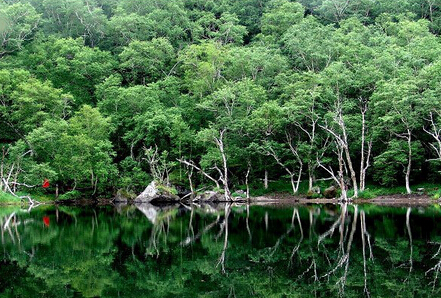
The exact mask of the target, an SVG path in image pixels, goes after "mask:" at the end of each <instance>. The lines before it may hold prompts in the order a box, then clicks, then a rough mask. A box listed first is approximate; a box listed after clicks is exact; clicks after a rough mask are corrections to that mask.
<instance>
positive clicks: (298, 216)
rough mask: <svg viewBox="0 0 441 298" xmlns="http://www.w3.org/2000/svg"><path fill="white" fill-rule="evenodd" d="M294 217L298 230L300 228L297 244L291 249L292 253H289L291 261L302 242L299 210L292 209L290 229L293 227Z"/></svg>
mask: <svg viewBox="0 0 441 298" xmlns="http://www.w3.org/2000/svg"><path fill="white" fill-rule="evenodd" d="M296 217H297V222H298V224H299V228H300V239H299V242H298V243H297V245H296V246H294V248H293V250H292V253H291V260H292V258H293V257H294V256H295V254H296V253H297V251H298V250H299V248H300V244H301V243H302V241H303V227H302V221H301V220H300V214H299V210H298V209H297V208H294V212H293V217H292V221H291V226H292V227H294V226H295V224H294V221H295V218H296Z"/></svg>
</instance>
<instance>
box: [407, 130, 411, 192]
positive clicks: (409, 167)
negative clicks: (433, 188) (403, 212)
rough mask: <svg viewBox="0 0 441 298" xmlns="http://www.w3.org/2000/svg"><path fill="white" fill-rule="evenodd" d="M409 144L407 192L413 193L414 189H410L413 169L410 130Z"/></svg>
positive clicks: (408, 132) (408, 134)
mask: <svg viewBox="0 0 441 298" xmlns="http://www.w3.org/2000/svg"><path fill="white" fill-rule="evenodd" d="M407 136H408V137H407V146H408V149H409V151H408V157H407V158H408V161H407V169H406V191H407V194H411V193H412V190H411V189H410V171H411V169H412V134H411V132H410V130H407Z"/></svg>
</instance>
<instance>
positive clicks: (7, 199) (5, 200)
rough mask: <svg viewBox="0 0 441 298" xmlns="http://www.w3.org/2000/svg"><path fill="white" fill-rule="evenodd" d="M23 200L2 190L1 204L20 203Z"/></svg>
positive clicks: (0, 193)
mask: <svg viewBox="0 0 441 298" xmlns="http://www.w3.org/2000/svg"><path fill="white" fill-rule="evenodd" d="M19 204H21V200H20V199H19V198H17V197H14V196H13V195H10V194H8V193H6V192H3V191H1V190H0V205H19Z"/></svg>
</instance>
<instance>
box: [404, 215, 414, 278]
mask: <svg viewBox="0 0 441 298" xmlns="http://www.w3.org/2000/svg"><path fill="white" fill-rule="evenodd" d="M411 211H412V208H410V207H409V208H407V212H406V227H407V233H408V235H409V246H410V257H409V265H410V268H409V274H410V273H411V272H412V270H413V243H412V231H411V229H410V212H411Z"/></svg>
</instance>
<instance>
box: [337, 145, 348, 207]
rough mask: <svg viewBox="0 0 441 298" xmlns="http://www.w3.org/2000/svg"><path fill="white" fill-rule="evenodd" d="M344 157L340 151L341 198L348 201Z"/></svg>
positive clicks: (339, 176)
mask: <svg viewBox="0 0 441 298" xmlns="http://www.w3.org/2000/svg"><path fill="white" fill-rule="evenodd" d="M343 173H344V159H343V152H342V151H340V152H338V178H339V184H340V189H341V199H342V200H343V201H346V200H347V199H348V196H347V193H346V185H345V179H344V174H343Z"/></svg>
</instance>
